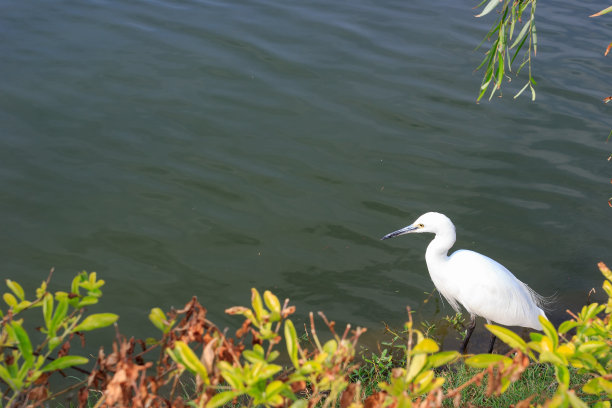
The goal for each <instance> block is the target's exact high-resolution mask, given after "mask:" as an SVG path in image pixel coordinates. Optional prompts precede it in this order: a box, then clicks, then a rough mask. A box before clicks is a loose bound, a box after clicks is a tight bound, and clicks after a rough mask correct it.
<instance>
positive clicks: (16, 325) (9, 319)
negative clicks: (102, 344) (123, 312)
mask: <svg viewBox="0 0 612 408" xmlns="http://www.w3.org/2000/svg"><path fill="white" fill-rule="evenodd" d="M52 273H53V270H52V271H51V273H50V274H49V278H48V279H47V280H46V281H44V282H42V284H41V285H40V287H39V288H38V289H36V295H35V296H36V297H35V298H34V299H33V300H28V299H27V297H26V293H25V291H24V290H23V288H22V287H21V285H19V283H17V282H15V281H12V280H10V279H7V280H6V285H7V286H8V288H9V289H10V292H7V293H4V295H3V296H2V297H3V299H4V301H5V303H6V304H7V305H8V307H9V308H8V310H6V311H3V310H0V316H1V317H2V331H1V332H0V379H1V380H2V386H1V388H0V389H1V391H0V406H1V405H4V404H6V406H7V407H12V406H25V405H26V404H27V403H29V402H31V401H37V402H38V403H41V402H44V401H46V400H48V399H50V398H53V397H54V396H55V395H53V394H52V393H51V392H50V391H49V382H48V378H49V375H50V374H51V373H53V372H56V371H59V370H65V369H67V368H70V367H74V366H76V365H81V364H86V363H87V362H88V361H89V360H88V359H87V358H86V357H82V356H76V355H70V354H69V352H70V340H72V339H73V338H74V336H75V335H77V336H80V337H81V338H83V332H86V331H91V330H95V329H99V328H102V327H105V326H108V325H111V324H113V323H114V322H115V321H117V319H118V318H119V316H117V315H115V314H112V313H99V314H92V315H89V316H86V317H85V313H86V309H85V307H86V306H89V305H93V304H96V303H98V300H99V298H100V297H101V296H102V291H101V290H100V288H101V287H102V286H103V285H104V281H103V280H98V279H97V276H96V273H95V272H92V273H90V274H87V272H81V273H80V274H78V275H77V276H76V277H75V278H74V279H73V280H72V285H71V287H70V292H64V291H57V292H55V293H51V292H49V291H48V286H49V282H50V280H51V275H52ZM82 291H85V293H82ZM36 308H39V310H41V312H42V321H43V323H44V325H43V326H42V327H39V328H38V329H37V330H38V331H39V332H40V333H41V334H42V341H41V342H40V343H39V344H33V341H32V339H33V338H36V337H40V336H35V335H33V333H32V332H30V333H28V331H27V330H26V328H24V317H25V315H27V314H28V312H29V311H31V310H32V309H36ZM60 345H61V347H60ZM58 347H59V349H58ZM56 395H57V394H56Z"/></svg>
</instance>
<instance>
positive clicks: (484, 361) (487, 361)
mask: <svg viewBox="0 0 612 408" xmlns="http://www.w3.org/2000/svg"><path fill="white" fill-rule="evenodd" d="M500 361H503V362H504V364H510V363H512V359H510V358H509V357H506V356H502V355H499V354H477V355H475V356H472V357H470V358H468V359H466V360H465V364H466V365H468V366H470V367H474V368H487V367H488V366H490V365H491V364H496V363H499V362H500Z"/></svg>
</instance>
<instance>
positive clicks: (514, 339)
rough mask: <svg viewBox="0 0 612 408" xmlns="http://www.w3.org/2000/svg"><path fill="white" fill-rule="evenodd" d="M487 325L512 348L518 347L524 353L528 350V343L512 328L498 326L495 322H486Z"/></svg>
mask: <svg viewBox="0 0 612 408" xmlns="http://www.w3.org/2000/svg"><path fill="white" fill-rule="evenodd" d="M485 327H486V328H487V329H488V330H489V331H490V332H491V333H493V334H494V335H495V336H497V337H498V338H499V339H500V340H501V341H503V342H504V343H506V344H507V345H509V346H510V347H511V348H517V349H519V350H521V351H522V352H523V353H526V352H527V344H526V343H525V341H524V340H523V339H521V338H520V336H519V335H518V334H516V333H514V332H513V331H512V330H509V329H506V328H505V327H501V326H496V325H494V324H486V325H485Z"/></svg>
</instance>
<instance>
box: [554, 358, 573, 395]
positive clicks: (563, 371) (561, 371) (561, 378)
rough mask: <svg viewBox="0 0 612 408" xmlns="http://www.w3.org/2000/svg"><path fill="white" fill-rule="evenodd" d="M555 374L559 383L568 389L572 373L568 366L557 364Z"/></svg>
mask: <svg viewBox="0 0 612 408" xmlns="http://www.w3.org/2000/svg"><path fill="white" fill-rule="evenodd" d="M555 376H556V377H557V382H558V383H559V384H562V385H563V386H564V387H565V388H566V389H567V388H569V383H570V373H569V370H568V369H567V367H566V366H564V365H558V364H555Z"/></svg>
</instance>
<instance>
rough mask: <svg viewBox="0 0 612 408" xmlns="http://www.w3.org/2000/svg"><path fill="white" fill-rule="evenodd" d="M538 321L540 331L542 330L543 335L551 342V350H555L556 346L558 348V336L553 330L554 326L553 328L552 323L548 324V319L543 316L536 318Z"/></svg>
mask: <svg viewBox="0 0 612 408" xmlns="http://www.w3.org/2000/svg"><path fill="white" fill-rule="evenodd" d="M538 320H539V321H540V323H541V324H542V329H543V330H544V333H545V334H546V336H547V337H548V338H549V339H550V340H551V341H552V344H553V350H556V349H557V346H559V335H558V334H557V331H556V330H555V326H553V325H552V323H551V322H549V321H548V319H547V318H545V317H544V316H538Z"/></svg>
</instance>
